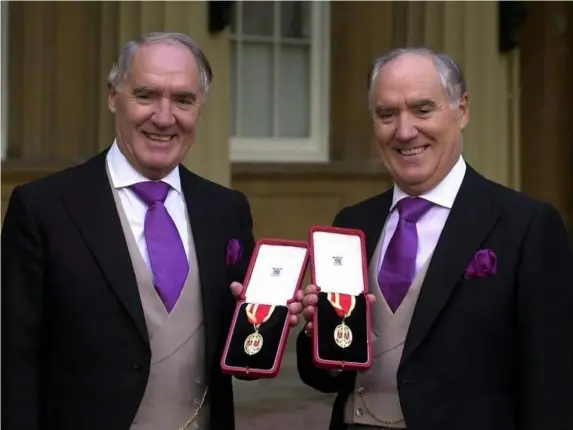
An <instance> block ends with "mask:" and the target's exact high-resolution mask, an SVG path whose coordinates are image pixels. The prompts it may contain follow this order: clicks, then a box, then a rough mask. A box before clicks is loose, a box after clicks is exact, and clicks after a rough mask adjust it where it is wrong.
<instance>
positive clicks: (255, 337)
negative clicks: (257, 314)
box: [245, 331, 263, 355]
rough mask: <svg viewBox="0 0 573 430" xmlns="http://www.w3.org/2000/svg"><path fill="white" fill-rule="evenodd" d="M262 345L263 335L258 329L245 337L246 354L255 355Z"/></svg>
mask: <svg viewBox="0 0 573 430" xmlns="http://www.w3.org/2000/svg"><path fill="white" fill-rule="evenodd" d="M262 347H263V337H262V336H261V334H260V333H259V332H258V331H255V332H254V333H251V334H250V335H248V336H247V339H245V352H246V353H247V354H248V355H255V354H256V353H257V352H259V351H260V350H261V348H262Z"/></svg>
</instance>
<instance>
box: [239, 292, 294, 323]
mask: <svg viewBox="0 0 573 430" xmlns="http://www.w3.org/2000/svg"><path fill="white" fill-rule="evenodd" d="M242 291H243V285H242V284H240V283H239V282H232V283H231V292H232V293H233V296H235V298H236V299H237V300H239V299H240V298H241V292H242ZM298 293H301V291H297V296H296V301H295V302H293V303H291V304H290V305H289V313H290V315H289V324H290V326H291V327H296V326H297V325H298V324H299V322H300V317H299V314H300V313H301V312H302V308H303V306H302V304H301V302H300V301H299V295H298Z"/></svg>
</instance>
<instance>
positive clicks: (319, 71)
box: [230, 1, 330, 162]
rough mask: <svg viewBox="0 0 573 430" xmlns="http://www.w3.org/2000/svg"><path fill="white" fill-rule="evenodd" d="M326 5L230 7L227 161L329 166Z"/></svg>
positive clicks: (289, 3)
mask: <svg viewBox="0 0 573 430" xmlns="http://www.w3.org/2000/svg"><path fill="white" fill-rule="evenodd" d="M329 31H330V29H329V2H326V1H311V2H309V1H256V2H255V1H247V2H235V17H234V22H233V25H232V28H231V61H230V63H231V83H230V88H231V115H230V118H231V124H230V128H231V136H232V137H231V151H230V153H231V160H232V161H249V162H321V161H328V152H329V151H328V113H329V106H328V85H329V80H328V76H329V72H330V63H329V39H330V33H329Z"/></svg>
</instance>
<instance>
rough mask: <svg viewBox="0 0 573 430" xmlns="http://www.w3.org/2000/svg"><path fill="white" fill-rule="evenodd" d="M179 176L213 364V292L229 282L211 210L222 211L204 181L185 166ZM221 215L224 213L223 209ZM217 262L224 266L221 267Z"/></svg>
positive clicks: (216, 306)
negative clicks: (221, 280) (225, 273)
mask: <svg viewBox="0 0 573 430" xmlns="http://www.w3.org/2000/svg"><path fill="white" fill-rule="evenodd" d="M179 172H180V177H181V187H182V188H183V194H184V196H185V201H186V206H187V211H188V213H189V222H190V224H191V229H192V231H193V241H194V246H195V253H196V254H197V265H198V267H199V279H200V281H201V297H202V302H203V303H202V304H203V315H204V317H203V319H204V322H205V334H206V348H205V353H206V358H207V360H206V363H208V364H210V363H211V362H212V360H211V358H212V356H213V354H214V353H215V350H216V348H217V343H216V340H217V339H218V332H219V324H218V323H219V321H220V318H218V317H217V316H218V315H219V312H218V311H219V304H220V303H219V300H220V297H219V295H218V294H217V293H218V289H217V288H213V285H216V284H217V283H218V280H219V279H225V277H224V276H223V277H221V276H220V274H221V273H224V272H222V271H221V270H222V269H224V259H223V258H222V257H221V255H222V254H221V252H220V248H221V247H220V246H218V245H219V242H220V241H219V239H218V237H219V236H220V235H221V234H222V233H221V232H222V228H223V226H222V225H219V224H218V223H217V222H216V219H215V218H216V215H212V212H213V211H212V210H211V208H213V207H215V209H218V208H217V207H216V206H215V205H216V201H212V198H211V197H212V196H211V195H210V193H209V192H208V190H207V189H206V188H205V184H204V182H203V180H201V178H199V177H198V176H196V175H195V174H193V173H191V172H190V171H189V170H187V169H186V168H185V167H183V166H180V167H179ZM220 213H223V209H221V211H220ZM214 217H215V218H214ZM216 262H220V263H221V264H220V265H217V264H215V263H216ZM207 374H209V372H207Z"/></svg>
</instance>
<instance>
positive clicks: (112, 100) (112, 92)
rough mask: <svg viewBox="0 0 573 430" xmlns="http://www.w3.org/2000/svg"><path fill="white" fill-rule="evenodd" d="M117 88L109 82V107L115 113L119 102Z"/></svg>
mask: <svg viewBox="0 0 573 430" xmlns="http://www.w3.org/2000/svg"><path fill="white" fill-rule="evenodd" d="M117 95H118V93H117V90H116V89H115V87H114V86H113V85H111V84H107V107H108V108H109V110H110V112H111V113H115V110H116V103H117Z"/></svg>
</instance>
